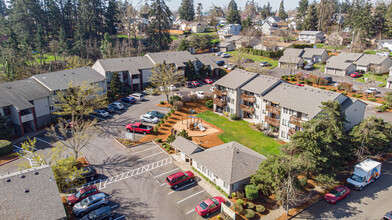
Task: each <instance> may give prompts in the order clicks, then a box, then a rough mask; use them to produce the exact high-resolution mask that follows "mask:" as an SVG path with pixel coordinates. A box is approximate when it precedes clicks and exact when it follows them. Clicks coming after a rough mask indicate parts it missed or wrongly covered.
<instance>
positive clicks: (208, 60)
mask: <svg viewBox="0 0 392 220" xmlns="http://www.w3.org/2000/svg"><path fill="white" fill-rule="evenodd" d="M195 57H196V59H198V60H199V61H200V62H201V63H202V64H204V65H205V66H207V65H209V66H210V67H211V68H212V69H215V68H219V66H218V65H217V64H216V62H215V61H214V60H213V59H212V57H211V56H209V55H205V54H197V55H195Z"/></svg>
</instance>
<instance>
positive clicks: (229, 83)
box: [214, 69, 258, 89]
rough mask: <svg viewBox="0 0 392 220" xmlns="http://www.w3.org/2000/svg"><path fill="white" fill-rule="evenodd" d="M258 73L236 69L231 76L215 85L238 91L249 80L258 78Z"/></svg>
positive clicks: (223, 78)
mask: <svg viewBox="0 0 392 220" xmlns="http://www.w3.org/2000/svg"><path fill="white" fill-rule="evenodd" d="M257 75H258V74H257V73H252V72H248V71H246V70H241V69H235V70H233V71H231V72H230V73H229V74H227V75H225V76H224V77H222V78H220V79H219V80H218V81H216V82H215V83H214V84H216V85H220V86H224V87H227V88H231V89H237V88H239V87H241V86H242V85H244V84H245V83H246V82H248V81H249V80H251V79H253V78H254V77H256V76H257Z"/></svg>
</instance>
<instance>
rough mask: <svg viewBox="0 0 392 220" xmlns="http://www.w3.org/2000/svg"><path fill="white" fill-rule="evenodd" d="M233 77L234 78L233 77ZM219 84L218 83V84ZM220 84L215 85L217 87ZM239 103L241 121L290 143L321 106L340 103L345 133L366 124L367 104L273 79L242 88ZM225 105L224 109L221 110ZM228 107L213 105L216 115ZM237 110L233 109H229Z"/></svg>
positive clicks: (256, 79)
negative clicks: (344, 120)
mask: <svg viewBox="0 0 392 220" xmlns="http://www.w3.org/2000/svg"><path fill="white" fill-rule="evenodd" d="M232 74H233V75H234V76H231V75H232ZM235 75H237V74H236V73H232V72H230V73H229V74H227V75H226V76H224V77H222V78H221V79H220V80H222V81H225V80H227V79H231V78H233V77H235ZM218 82H219V81H218ZM218 82H217V83H216V84H218ZM239 90H240V92H239V93H240V95H237V98H238V97H240V101H238V100H234V101H232V103H236V105H237V106H239V107H240V114H237V115H239V116H240V117H242V118H248V119H249V120H250V121H251V122H253V123H255V124H261V125H262V126H263V127H264V129H266V130H268V131H270V132H272V133H273V134H275V135H276V136H277V137H278V138H279V139H282V140H284V141H289V140H290V136H291V135H293V134H295V133H296V132H297V131H299V130H302V126H301V122H303V121H307V120H310V119H312V118H314V117H316V116H317V115H318V114H319V113H320V111H321V108H319V106H321V102H325V101H328V100H335V101H338V102H339V104H341V106H342V111H343V112H344V113H345V115H346V119H347V121H348V122H347V123H345V129H350V128H352V127H353V126H355V125H356V124H358V123H360V122H361V121H362V120H363V116H364V112H365V108H366V104H365V103H363V102H362V101H360V100H357V99H351V98H349V97H347V96H345V95H342V94H340V93H336V92H331V91H325V90H322V89H317V88H314V87H310V86H304V87H300V86H296V85H292V84H289V83H287V82H284V81H282V80H280V79H278V78H274V77H271V76H263V75H258V76H257V77H254V78H251V79H250V80H248V82H247V83H245V84H244V85H243V86H241V87H240V89H239ZM216 93H217V92H216ZM219 93H221V94H222V95H224V94H229V90H228V89H222V88H221V89H219ZM218 104H222V105H223V107H220V106H218ZM225 105H228V104H227V103H219V102H218V100H217V101H216V102H215V101H214V111H216V110H217V108H218V109H219V108H223V109H224V108H226V107H227V106H225ZM232 108H234V107H233V106H231V107H230V109H232Z"/></svg>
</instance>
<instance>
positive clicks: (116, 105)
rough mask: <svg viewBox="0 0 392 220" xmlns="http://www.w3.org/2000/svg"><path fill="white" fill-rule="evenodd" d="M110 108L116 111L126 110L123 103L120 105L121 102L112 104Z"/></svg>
mask: <svg viewBox="0 0 392 220" xmlns="http://www.w3.org/2000/svg"><path fill="white" fill-rule="evenodd" d="M109 106H111V107H113V108H114V109H116V110H121V109H124V105H123V104H122V103H119V102H113V103H110V104H109Z"/></svg>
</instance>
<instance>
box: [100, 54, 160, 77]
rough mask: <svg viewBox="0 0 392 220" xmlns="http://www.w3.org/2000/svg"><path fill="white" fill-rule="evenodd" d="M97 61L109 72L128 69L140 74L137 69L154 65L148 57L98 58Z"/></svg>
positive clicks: (132, 72)
mask: <svg viewBox="0 0 392 220" xmlns="http://www.w3.org/2000/svg"><path fill="white" fill-rule="evenodd" d="M97 63H99V64H101V66H102V68H103V69H104V70H105V72H106V71H109V72H120V71H129V72H130V73H131V74H140V72H139V69H150V68H153V67H154V63H153V62H152V61H151V60H150V59H149V58H148V57H145V56H143V57H124V58H111V59H99V60H97Z"/></svg>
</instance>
